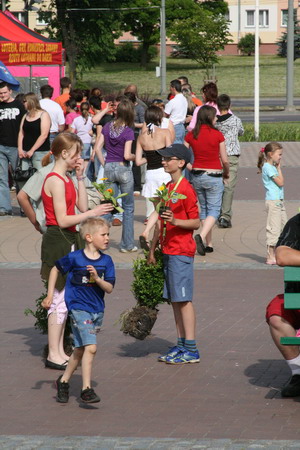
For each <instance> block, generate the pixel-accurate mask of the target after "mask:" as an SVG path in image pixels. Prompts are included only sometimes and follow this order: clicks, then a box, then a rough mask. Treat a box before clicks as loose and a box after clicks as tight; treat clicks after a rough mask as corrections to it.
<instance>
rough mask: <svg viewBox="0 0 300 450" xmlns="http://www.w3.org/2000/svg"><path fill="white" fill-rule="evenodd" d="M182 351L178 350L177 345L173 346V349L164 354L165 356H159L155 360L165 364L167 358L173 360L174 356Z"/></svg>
mask: <svg viewBox="0 0 300 450" xmlns="http://www.w3.org/2000/svg"><path fill="white" fill-rule="evenodd" d="M181 351H182V349H180V348H179V347H177V345H175V347H172V348H170V350H169V351H168V353H166V354H165V355H161V356H159V357H158V358H157V360H158V361H159V362H166V359H167V357H169V356H170V357H171V358H174V357H175V356H176V355H178V353H180V352H181Z"/></svg>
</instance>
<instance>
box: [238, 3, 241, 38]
mask: <svg viewBox="0 0 300 450" xmlns="http://www.w3.org/2000/svg"><path fill="white" fill-rule="evenodd" d="M240 39H241V0H238V32H237V42H238V43H239V42H240Z"/></svg>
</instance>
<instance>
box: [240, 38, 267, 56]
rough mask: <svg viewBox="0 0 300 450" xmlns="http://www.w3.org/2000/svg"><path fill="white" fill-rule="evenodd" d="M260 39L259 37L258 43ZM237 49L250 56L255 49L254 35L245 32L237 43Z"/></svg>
mask: <svg viewBox="0 0 300 450" xmlns="http://www.w3.org/2000/svg"><path fill="white" fill-rule="evenodd" d="M260 44H261V40H260V38H259V45H260ZM237 47H238V49H239V50H240V51H241V53H242V54H243V55H247V56H251V55H252V54H253V53H254V51H255V35H254V34H253V33H247V34H245V36H243V37H242V38H241V39H240V42H239V43H238V46H237Z"/></svg>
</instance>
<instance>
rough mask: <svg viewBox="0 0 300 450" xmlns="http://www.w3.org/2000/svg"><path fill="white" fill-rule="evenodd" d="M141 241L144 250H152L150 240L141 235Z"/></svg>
mask: <svg viewBox="0 0 300 450" xmlns="http://www.w3.org/2000/svg"><path fill="white" fill-rule="evenodd" d="M139 243H140V247H141V248H142V249H143V250H146V251H147V252H148V251H149V250H150V247H149V242H148V241H147V240H146V238H145V237H144V236H140V237H139Z"/></svg>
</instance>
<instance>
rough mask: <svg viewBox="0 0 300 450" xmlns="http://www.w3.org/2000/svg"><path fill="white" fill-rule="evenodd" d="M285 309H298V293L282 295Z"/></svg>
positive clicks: (299, 297) (299, 303) (299, 306)
mask: <svg viewBox="0 0 300 450" xmlns="http://www.w3.org/2000/svg"><path fill="white" fill-rule="evenodd" d="M284 307H285V309H300V293H298V292H287V293H285V294H284Z"/></svg>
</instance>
